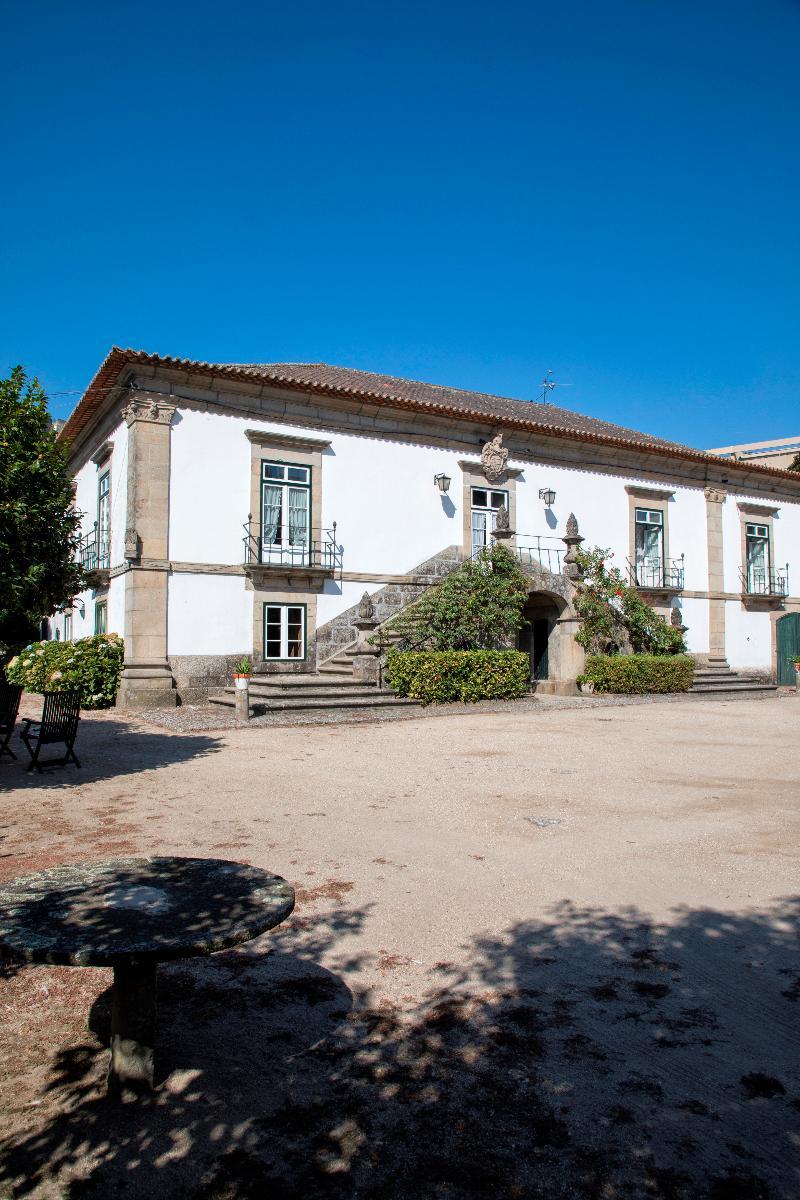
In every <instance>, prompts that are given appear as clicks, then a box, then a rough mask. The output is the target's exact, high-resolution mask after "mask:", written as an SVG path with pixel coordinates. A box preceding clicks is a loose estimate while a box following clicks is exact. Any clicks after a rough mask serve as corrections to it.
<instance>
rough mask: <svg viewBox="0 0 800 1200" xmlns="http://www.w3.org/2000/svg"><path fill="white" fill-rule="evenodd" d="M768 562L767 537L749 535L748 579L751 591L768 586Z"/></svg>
mask: <svg viewBox="0 0 800 1200" xmlns="http://www.w3.org/2000/svg"><path fill="white" fill-rule="evenodd" d="M767 562H768V560H767V542H766V538H759V537H749V538H748V539H747V579H748V585H749V587H750V589H751V591H758V590H760V589H761V590H763V589H765V588H766V584H767V573H768V566H767Z"/></svg>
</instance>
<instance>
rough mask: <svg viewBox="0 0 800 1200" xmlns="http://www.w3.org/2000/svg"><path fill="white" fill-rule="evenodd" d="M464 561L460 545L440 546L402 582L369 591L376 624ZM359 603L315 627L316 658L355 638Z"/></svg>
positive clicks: (332, 653) (323, 657) (320, 660)
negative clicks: (442, 548)
mask: <svg viewBox="0 0 800 1200" xmlns="http://www.w3.org/2000/svg"><path fill="white" fill-rule="evenodd" d="M462 562H463V554H462V552H461V548H460V547H459V546H448V547H447V549H446V550H440V551H439V553H438V554H434V556H433V558H429V559H427V561H426V562H423V563H420V564H419V566H417V567H414V569H413V570H412V571H409V572H408V576H407V580H406V581H404V582H403V583H389V584H387V585H386V587H382V588H380V589H379V590H378V591H377V592H371V593H370V597H371V599H372V603H373V605H374V606H375V620H376V621H377V622H378V624H379V625H383V623H384V621H388V620H389V618H390V617H395V616H397V614H398V613H399V612H400V610H401V609H403V608H407V606H408V605H409V604H413V602H414V601H415V600H419V598H420V596H421V595H422V594H423V592H425V591H427V589H428V588H429V587H430V586H431V584H433V583H436V582H437V581H438V580H439V579H442V578H443V577H444V576H445V575H449V574H450V572H451V571H454V570H455V569H456V567H458V566H460V565H461V563H462ZM358 619H359V618H358V605H357V604H354V605H353V607H352V608H348V609H346V610H345V611H344V612H343V613H339V615H338V617H334V618H333V620H332V621H328V623H327V624H326V625H322V626H321V627H320V628H319V629H317V662H318V663H323V662H327V660H328V659H329V658H333V657H334V656H335V655H336V654H338V653H339V651H340V650H344V649H345V647H346V646H350V645H352V644H353V642H355V641H357V639H358V628H357V626H356V625H355V623H354V622H356V621H357V620H358Z"/></svg>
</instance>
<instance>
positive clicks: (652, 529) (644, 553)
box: [635, 508, 664, 588]
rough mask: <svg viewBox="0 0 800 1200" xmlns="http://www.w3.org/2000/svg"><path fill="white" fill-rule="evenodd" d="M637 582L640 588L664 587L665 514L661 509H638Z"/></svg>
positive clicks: (636, 521) (636, 520)
mask: <svg viewBox="0 0 800 1200" xmlns="http://www.w3.org/2000/svg"><path fill="white" fill-rule="evenodd" d="M635 527H636V558H635V565H636V581H637V583H638V584H639V586H640V587H651V588H660V587H663V586H664V514H663V512H661V511H660V510H659V509H650V508H637V509H636V518H635Z"/></svg>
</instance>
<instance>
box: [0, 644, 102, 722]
mask: <svg viewBox="0 0 800 1200" xmlns="http://www.w3.org/2000/svg"><path fill="white" fill-rule="evenodd" d="M123 658H124V643H123V641H122V638H121V637H118V636H117V634H116V633H101V634H97V635H96V636H95V637H86V638H81V639H80V640H79V641H77V642H32V643H31V645H30V646H26V647H25V649H24V650H20V652H19V654H17V655H16V657H14V658H12V659H11V661H10V662H7V663H6V665H5V674H6V679H7V680H8V681H9V683H16V684H18V685H20V686H21V687H23V688H24V689H25V691H26V692H73V691H79V692H80V693H81V705H82V707H83V708H108V707H110V705H112V704H113V703H114V701H115V699H116V695H117V689H118V687H119V677H120V675H121V673H122V662H123Z"/></svg>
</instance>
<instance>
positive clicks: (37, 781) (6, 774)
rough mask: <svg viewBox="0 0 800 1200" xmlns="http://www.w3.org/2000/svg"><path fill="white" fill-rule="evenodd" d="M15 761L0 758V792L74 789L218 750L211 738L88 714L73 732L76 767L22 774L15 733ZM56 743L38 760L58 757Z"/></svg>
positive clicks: (23, 755)
mask: <svg viewBox="0 0 800 1200" xmlns="http://www.w3.org/2000/svg"><path fill="white" fill-rule="evenodd" d="M10 745H11V749H12V750H13V751H14V753H15V754H16V755H17V759H16V761H14V760H12V759H10V758H5V757H4V758H2V759H0V792H3V791H9V790H11V789H12V788H17V789H19V790H20V791H21V792H25V791H29V790H34V791H36V790H40V789H47V790H50V789H53V788H80V787H82V786H83V785H84V784H87V783H96V782H97V781H98V780H103V779H113V778H115V777H118V776H125V775H138V774H140V773H141V772H142V771H152V770H157V769H158V768H159V767H167V766H171V765H173V764H174V763H182V762H190V761H192V760H193V759H196V758H202V757H204V756H205V755H207V754H212V753H214V751H216V750H219V749H220V748H221V746H220V742H219V740H218V739H217V738H216V737H212V736H209V735H206V734H198V733H194V734H169V733H158V732H155V731H154V730H152V729H147V728H145V727H143V726H142V725H137V724H136V723H135V722H134V721H127V720H125V719H124V718H115V717H109V716H106V715H105V714H103V715H102V716H93V717H89V718H87V719H83V720H82V721H81V724H80V726H79V729H78V738H77V741H76V743H75V753H76V754H77V756H78V758H79V760H80V763H81V765H80V767H76V766H75V764H74V763H69V764H68V765H67V766H65V767H62V766H57V765H54V766H47V765H45V768H44V771H43V772H42V774H39V772H38V771H28V770H27V767H28V764H29V763H30V758H29V756H28V753H27V751H26V750H25V747H24V745H23V743H22V741H21V740H20V738H19V735H18V732H16V733H15V735H14V737H12V739H11V743H10ZM63 752H64V747H63V746H62V745H54V746H45V747H43V748H42V759H43V760H47V759H49V758H58V757H59V756H60V755H61V754H63Z"/></svg>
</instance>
